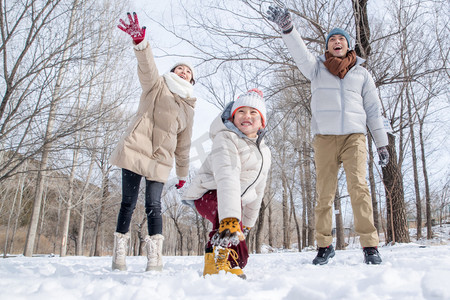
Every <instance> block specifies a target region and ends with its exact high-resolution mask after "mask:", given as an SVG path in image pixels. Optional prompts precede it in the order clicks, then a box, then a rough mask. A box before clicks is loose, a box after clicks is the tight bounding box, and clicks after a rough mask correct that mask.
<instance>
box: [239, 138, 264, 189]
mask: <svg viewBox="0 0 450 300" xmlns="http://www.w3.org/2000/svg"><path fill="white" fill-rule="evenodd" d="M252 143H253V142H252ZM254 144H255V146H256V149H258V151H259V154H261V167H260V168H259V172H258V176H256V178H255V180H254V181H253V182H252V183H251V184H250V185H249V186H248V187H247V188H246V189H245V191H244V192H243V193H242V194H241V198H242V196H244V194H245V193H246V192H247V191H248V189H249V188H250V187H251V186H252V185H254V184H255V182H256V181H257V180H258V178H259V176H260V175H261V172H262V169H263V166H264V155H263V154H262V152H261V149H260V148H259V146H258V145H257V144H256V143H254Z"/></svg>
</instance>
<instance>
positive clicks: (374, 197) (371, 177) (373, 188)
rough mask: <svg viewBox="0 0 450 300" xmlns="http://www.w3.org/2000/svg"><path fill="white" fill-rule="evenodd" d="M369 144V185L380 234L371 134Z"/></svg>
mask: <svg viewBox="0 0 450 300" xmlns="http://www.w3.org/2000/svg"><path fill="white" fill-rule="evenodd" d="M367 142H368V152H369V162H368V164H369V185H370V196H371V197H372V208H373V223H374V226H375V228H376V229H377V231H378V234H380V215H379V212H378V200H377V192H376V184H375V175H374V168H373V164H374V158H373V150H372V148H373V147H372V135H371V134H370V133H369V134H368V135H367Z"/></svg>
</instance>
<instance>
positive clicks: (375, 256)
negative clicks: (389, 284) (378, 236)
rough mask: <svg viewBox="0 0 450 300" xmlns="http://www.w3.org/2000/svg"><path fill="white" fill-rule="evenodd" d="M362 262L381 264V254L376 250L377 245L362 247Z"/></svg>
mask: <svg viewBox="0 0 450 300" xmlns="http://www.w3.org/2000/svg"><path fill="white" fill-rule="evenodd" d="M363 252H364V262H365V263H366V264H368V265H370V264H372V265H379V264H381V256H380V253H379V252H378V249H377V247H364V248H363Z"/></svg>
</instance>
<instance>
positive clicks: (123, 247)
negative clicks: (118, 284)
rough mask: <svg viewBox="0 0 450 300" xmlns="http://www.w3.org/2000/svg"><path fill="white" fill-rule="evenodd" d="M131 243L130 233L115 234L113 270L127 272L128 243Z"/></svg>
mask: <svg viewBox="0 0 450 300" xmlns="http://www.w3.org/2000/svg"><path fill="white" fill-rule="evenodd" d="M129 241H130V233H129V232H127V233H125V234H123V233H120V232H114V250H113V257H112V269H113V271H114V270H120V271H126V270H127V263H126V257H127V253H128V242H129Z"/></svg>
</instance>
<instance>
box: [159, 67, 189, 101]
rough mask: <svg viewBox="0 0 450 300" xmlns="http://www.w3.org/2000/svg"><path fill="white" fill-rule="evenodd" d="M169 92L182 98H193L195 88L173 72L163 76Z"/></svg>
mask: <svg viewBox="0 0 450 300" xmlns="http://www.w3.org/2000/svg"><path fill="white" fill-rule="evenodd" d="M163 77H164V80H165V81H166V84H167V86H168V87H169V90H170V91H171V92H172V93H174V94H177V95H179V96H180V97H182V98H192V96H193V94H194V86H193V85H192V84H190V83H189V82H187V81H186V80H184V79H182V78H181V77H180V76H178V75H177V74H175V73H173V72H167V73H166V74H164V75H163Z"/></svg>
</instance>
